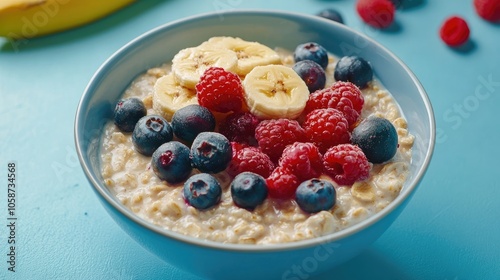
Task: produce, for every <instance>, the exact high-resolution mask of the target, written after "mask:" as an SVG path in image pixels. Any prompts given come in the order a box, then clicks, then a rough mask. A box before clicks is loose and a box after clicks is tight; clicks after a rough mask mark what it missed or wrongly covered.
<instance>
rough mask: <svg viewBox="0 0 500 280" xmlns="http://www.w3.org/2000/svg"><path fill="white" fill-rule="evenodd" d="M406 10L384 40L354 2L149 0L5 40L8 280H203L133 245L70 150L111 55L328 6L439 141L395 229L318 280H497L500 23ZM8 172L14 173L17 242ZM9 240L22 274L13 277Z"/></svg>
mask: <svg viewBox="0 0 500 280" xmlns="http://www.w3.org/2000/svg"><path fill="white" fill-rule="evenodd" d="M406 2H410V4H414V5H410V6H413V7H408V8H406V9H402V10H398V11H397V13H396V24H395V25H394V27H393V28H391V29H390V30H385V31H379V30H375V29H372V28H370V27H368V26H367V25H365V24H364V23H363V22H362V21H361V20H360V18H359V17H358V16H357V14H356V12H355V10H354V3H355V1H354V0H343V1H340V0H338V1H333V0H332V1H327V0H303V1H285V0H277V1H268V0H254V1H229V0H213V1H212V0H211V1H195V0H183V1H180V0H170V1H142V2H141V3H137V4H134V5H132V6H130V7H127V8H125V9H123V10H121V11H120V12H118V13H115V14H112V15H111V16H109V17H107V18H105V19H103V20H100V21H98V22H95V23H92V24H90V25H87V26H84V27H81V28H78V29H74V30H71V31H67V32H63V33H59V34H56V35H52V36H47V37H42V38H37V39H30V40H23V41H16V42H11V41H8V40H4V39H0V96H1V99H0V153H1V154H0V201H1V202H0V225H1V226H0V243H1V245H0V279H160V278H161V279H186V280H195V279H199V278H196V277H194V276H192V275H190V274H188V273H186V272H183V271H180V270H178V269H176V268H175V267H172V266H170V265H169V264H166V263H164V262H162V261H161V260H159V259H158V258H156V257H155V256H153V255H151V254H150V253H148V252H147V251H146V250H144V249H143V248H142V247H140V246H139V245H137V244H136V243H135V242H134V241H133V240H132V239H131V238H129V237H128V236H127V235H126V234H125V233H124V232H123V231H122V230H121V229H120V228H119V227H118V226H117V225H116V224H115V223H114V222H113V221H112V220H111V218H110V217H109V216H108V215H107V213H106V212H105V210H104V208H103V207H102V206H101V205H100V203H99V202H98V200H97V199H96V197H95V194H94V193H93V191H92V189H91V187H90V186H89V184H88V182H87V181H86V179H85V176H84V174H83V172H82V170H81V168H80V165H79V162H78V159H77V157H76V152H75V147H74V142H73V122H74V116H75V111H76V107H77V104H78V101H79V99H80V97H81V94H82V92H83V90H84V88H85V86H86V84H87V83H88V81H89V80H90V78H91V76H92V75H93V73H94V72H95V71H96V69H97V68H98V67H99V66H100V65H101V64H102V63H103V62H104V60H105V59H106V58H107V57H108V56H110V55H111V54H112V53H113V52H115V51H116V50H117V49H118V48H119V47H121V46H122V45H124V44H125V43H127V42H128V41H130V40H132V39H133V38H135V37H136V36H138V35H140V34H141V33H143V32H145V31H148V30H149V29H151V28H154V27H156V26H158V25H161V24H163V23H166V22H169V21H172V20H176V19H179V18H182V17H186V16H190V15H194V14H198V13H203V12H213V11H215V10H219V9H243V8H259V9H280V10H291V11H298V12H304V13H309V14H313V13H316V12H318V11H319V10H321V9H323V8H327V7H335V8H336V9H337V10H339V11H340V12H341V13H342V15H343V16H344V20H345V23H346V25H348V26H350V27H352V28H354V29H356V30H359V31H361V32H363V33H365V34H366V35H368V36H370V37H372V38H374V39H376V40H377V41H379V42H380V43H382V44H383V45H384V46H386V47H387V48H388V49H390V50H391V51H393V52H394V53H395V54H396V55H397V56H399V57H400V58H401V59H402V60H403V61H404V62H406V63H407V65H408V66H409V67H410V68H411V69H412V70H413V71H414V73H415V74H416V75H417V77H418V78H419V79H420V81H421V82H422V84H423V85H424V87H425V89H426V90H427V93H428V95H429V97H430V99H431V102H432V105H433V107H434V111H435V116H436V122H437V123H436V125H437V129H438V130H437V144H436V149H435V154H434V157H433V159H432V163H431V165H430V167H429V170H428V172H427V174H426V176H425V178H424V179H423V181H422V183H421V185H420V187H419V189H418V190H417V192H416V194H415V196H414V197H413V199H412V201H411V202H410V203H409V205H408V207H407V208H406V209H405V210H404V212H403V213H402V214H401V216H400V217H399V218H398V220H397V221H396V222H395V223H394V224H393V225H392V226H391V227H390V228H389V230H388V231H387V232H386V233H385V234H384V235H383V236H382V237H381V238H380V239H379V240H378V241H376V242H375V243H374V244H373V245H372V246H371V247H369V248H368V249H367V250H366V251H364V252H363V253H362V254H360V255H359V256H357V257H355V258H354V259H352V260H350V261H348V262H347V263H345V264H343V265H341V266H339V267H336V268H332V270H331V271H329V272H328V273H326V274H324V275H321V276H320V277H317V279H334V278H335V279H453V280H461V279H499V278H500V266H499V265H498V262H499V260H500V184H499V180H498V177H497V176H498V174H499V173H498V172H499V169H498V166H499V164H498V160H499V159H500V145H499V144H498V143H497V141H498V139H500V127H499V124H498V123H497V121H498V119H499V117H498V106H499V105H500V51H499V50H500V24H496V25H495V24H492V23H489V22H486V21H484V20H482V19H481V18H479V17H478V16H477V15H476V13H475V12H474V9H473V8H472V7H473V6H472V0H459V1H430V0H429V1H419V0H407V1H406ZM451 15H460V16H462V17H463V18H464V19H466V20H467V22H468V23H469V26H470V29H471V38H470V41H469V43H468V44H467V45H466V46H465V47H463V48H461V49H451V48H449V47H447V46H446V45H445V44H443V42H442V41H441V40H440V38H439V36H438V30H439V27H440V25H441V23H442V22H443V21H444V19H445V18H447V17H449V16H451ZM9 165H10V166H11V167H12V166H14V167H15V173H16V176H17V177H16V178H17V181H16V182H15V183H16V197H15V198H16V204H15V213H14V215H13V217H15V218H17V220H15V231H14V237H13V238H11V239H9V238H10V237H12V234H11V228H10V227H9V225H12V222H13V220H9V219H8V218H9V217H11V216H10V215H9V212H8V203H7V202H8V198H9V197H8V190H7V189H8V185H7V184H8V183H9V182H8V176H9V174H11V173H13V172H12V170H11V171H9ZM12 239H15V241H16V244H15V246H16V250H15V254H16V257H15V270H16V272H11V271H9V270H8V267H10V266H11V264H9V263H8V261H9V259H10V257H9V256H8V254H10V253H11V250H10V246H11V244H9V241H10V240H12ZM270 265H272V264H270Z"/></svg>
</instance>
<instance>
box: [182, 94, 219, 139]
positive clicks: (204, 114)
mask: <svg viewBox="0 0 500 280" xmlns="http://www.w3.org/2000/svg"><path fill="white" fill-rule="evenodd" d="M172 127H173V129H174V134H175V136H177V138H179V139H181V140H184V141H186V142H188V143H191V142H193V140H194V138H196V136H197V135H198V134H199V133H200V132H204V131H213V130H214V129H215V117H214V115H213V114H212V112H210V110H208V109H207V108H205V107H203V106H200V105H197V104H192V105H188V106H186V107H184V108H181V109H179V110H177V111H176V112H175V113H174V116H173V117H172Z"/></svg>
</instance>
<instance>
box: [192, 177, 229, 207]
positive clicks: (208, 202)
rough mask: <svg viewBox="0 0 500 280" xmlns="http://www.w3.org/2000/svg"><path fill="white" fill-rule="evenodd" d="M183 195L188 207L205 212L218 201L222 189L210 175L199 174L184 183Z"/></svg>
mask: <svg viewBox="0 0 500 280" xmlns="http://www.w3.org/2000/svg"><path fill="white" fill-rule="evenodd" d="M183 194H184V199H185V200H186V202H187V203H188V204H189V205H191V206H193V207H194V208H196V209H198V210H205V209H208V208H210V207H212V206H214V205H215V204H217V203H218V202H219V201H220V198H221V196H222V188H221V186H220V184H219V182H218V181H217V179H215V177H213V176H212V175H210V174H207V173H199V174H196V175H193V176H191V177H190V178H189V179H188V180H187V181H186V182H185V183H184V188H183Z"/></svg>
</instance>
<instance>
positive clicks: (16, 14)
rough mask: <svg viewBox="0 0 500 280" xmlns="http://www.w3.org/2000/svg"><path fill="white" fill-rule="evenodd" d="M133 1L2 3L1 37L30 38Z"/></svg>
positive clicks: (10, 0)
mask: <svg viewBox="0 0 500 280" xmlns="http://www.w3.org/2000/svg"><path fill="white" fill-rule="evenodd" d="M133 2H136V1H135V0H2V1H0V37H6V38H9V39H13V40H16V39H29V38H34V37H39V36H43V35H47V34H52V33H56V32H60V31H64V30H68V29H71V28H74V27H78V26H82V25H84V24H87V23H90V22H93V21H95V20H98V19H100V18H103V17H105V16H107V15H109V14H111V13H113V12H115V11H117V10H119V9H121V8H123V7H125V6H127V5H129V4H132V3H133Z"/></svg>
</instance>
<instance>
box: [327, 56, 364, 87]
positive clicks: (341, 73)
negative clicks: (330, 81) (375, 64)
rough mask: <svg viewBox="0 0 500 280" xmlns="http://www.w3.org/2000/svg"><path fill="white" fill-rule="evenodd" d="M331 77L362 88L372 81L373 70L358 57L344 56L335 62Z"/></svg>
mask: <svg viewBox="0 0 500 280" xmlns="http://www.w3.org/2000/svg"><path fill="white" fill-rule="evenodd" d="M333 77H334V78H335V80H337V81H344V82H351V83H353V84H355V85H356V86H358V87H359V88H364V87H366V85H368V82H370V81H371V80H372V79H373V70H372V66H371V65H370V63H369V62H368V61H366V60H364V59H363V58H361V57H359V56H344V57H342V58H341V59H339V61H337V65H336V66H335V71H334V72H333Z"/></svg>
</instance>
